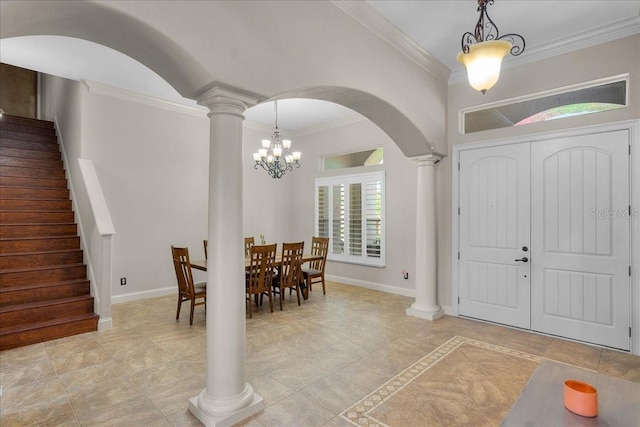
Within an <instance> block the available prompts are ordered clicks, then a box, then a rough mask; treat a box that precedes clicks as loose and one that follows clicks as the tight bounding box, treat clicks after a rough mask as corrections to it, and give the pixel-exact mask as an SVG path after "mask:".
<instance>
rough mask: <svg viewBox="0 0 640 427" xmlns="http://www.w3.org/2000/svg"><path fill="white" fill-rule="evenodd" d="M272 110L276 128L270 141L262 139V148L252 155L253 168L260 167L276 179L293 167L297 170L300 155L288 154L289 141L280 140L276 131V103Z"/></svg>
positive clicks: (295, 153) (295, 152) (297, 153)
mask: <svg viewBox="0 0 640 427" xmlns="http://www.w3.org/2000/svg"><path fill="white" fill-rule="evenodd" d="M274 109H275V112H276V128H275V130H274V131H273V134H272V135H271V139H263V140H262V148H260V149H258V151H257V152H255V153H253V160H254V161H255V162H256V163H255V165H253V168H254V169H258V166H261V167H262V169H264V170H266V171H267V172H268V173H269V175H270V176H271V178H274V179H278V178H282V177H283V176H284V174H285V173H286V172H287V171H291V170H293V166H294V165H295V166H296V167H297V168H299V167H300V157H301V156H302V155H301V154H300V152H299V151H294V152H292V153H291V154H289V149H290V148H291V140H290V139H282V138H281V137H280V131H279V130H278V101H275V102H274Z"/></svg>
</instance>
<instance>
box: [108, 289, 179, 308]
mask: <svg viewBox="0 0 640 427" xmlns="http://www.w3.org/2000/svg"><path fill="white" fill-rule="evenodd" d="M177 293H178V287H177V286H170V287H168V288H161V289H152V290H150V291H140V292H132V293H130V294H122V295H112V296H111V303H112V304H118V303H121V302H128V301H137V300H141V299H147V298H156V297H163V296H165V295H175V294H177Z"/></svg>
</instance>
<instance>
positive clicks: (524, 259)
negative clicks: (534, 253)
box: [516, 256, 529, 262]
mask: <svg viewBox="0 0 640 427" xmlns="http://www.w3.org/2000/svg"><path fill="white" fill-rule="evenodd" d="M516 261H522V262H528V261H529V258H527V257H526V256H523V257H522V258H520V259H517V260H516Z"/></svg>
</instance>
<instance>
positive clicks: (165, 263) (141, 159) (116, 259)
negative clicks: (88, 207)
mask: <svg viewBox="0 0 640 427" xmlns="http://www.w3.org/2000/svg"><path fill="white" fill-rule="evenodd" d="M82 99H83V102H82V108H83V112H84V114H83V123H82V126H83V141H82V142H83V150H82V156H83V157H84V158H87V159H91V160H93V162H94V164H95V168H96V171H97V174H98V177H99V178H100V182H101V184H102V188H103V191H104V194H105V198H106V200H107V203H108V205H109V210H110V211H111V216H112V220H113V223H114V226H115V228H116V237H115V239H114V244H113V253H114V256H113V278H114V279H113V280H114V282H115V283H114V284H113V295H114V297H117V296H118V295H123V294H128V293H132V292H148V291H152V290H156V289H163V288H168V287H175V286H176V282H175V273H174V271H173V266H172V264H171V251H170V246H171V245H172V244H173V245H177V246H188V247H189V248H190V249H191V251H190V252H191V256H192V258H194V259H202V258H204V249H203V245H202V240H203V239H204V238H205V236H206V235H207V195H208V155H209V127H208V119H207V118H206V117H204V116H203V115H202V114H181V113H178V112H175V111H171V110H168V109H163V108H158V107H153V106H148V105H143V104H140V103H136V102H131V101H127V100H122V99H118V98H114V97H110V96H104V95H100V94H95V93H91V92H89V91H86V90H85V91H83V97H82ZM121 277H126V279H127V285H126V286H120V278H121Z"/></svg>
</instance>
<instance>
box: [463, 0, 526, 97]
mask: <svg viewBox="0 0 640 427" xmlns="http://www.w3.org/2000/svg"><path fill="white" fill-rule="evenodd" d="M493 2H494V0H478V12H480V18H479V19H478V22H477V23H476V28H475V31H474V32H473V33H470V32H468V31H467V32H466V33H464V34H463V35H462V52H460V53H459V54H458V57H457V59H458V62H460V63H461V64H464V66H465V67H466V69H467V78H468V79H469V84H470V85H471V87H472V88H474V89H475V90H479V91H480V92H482V94H484V93H485V92H486V91H487V90H488V89H491V87H493V85H495V84H496V82H497V81H498V78H499V77H500V67H501V65H502V58H504V57H505V56H506V55H507V53H511V55H513V56H518V55H520V54H521V53H522V52H524V46H525V41H524V37H522V36H521V35H520V34H505V35H503V36H501V35H500V32H499V31H498V27H497V26H496V24H495V23H494V22H493V21H492V20H491V18H490V17H489V14H488V13H487V5H490V4H493Z"/></svg>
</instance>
